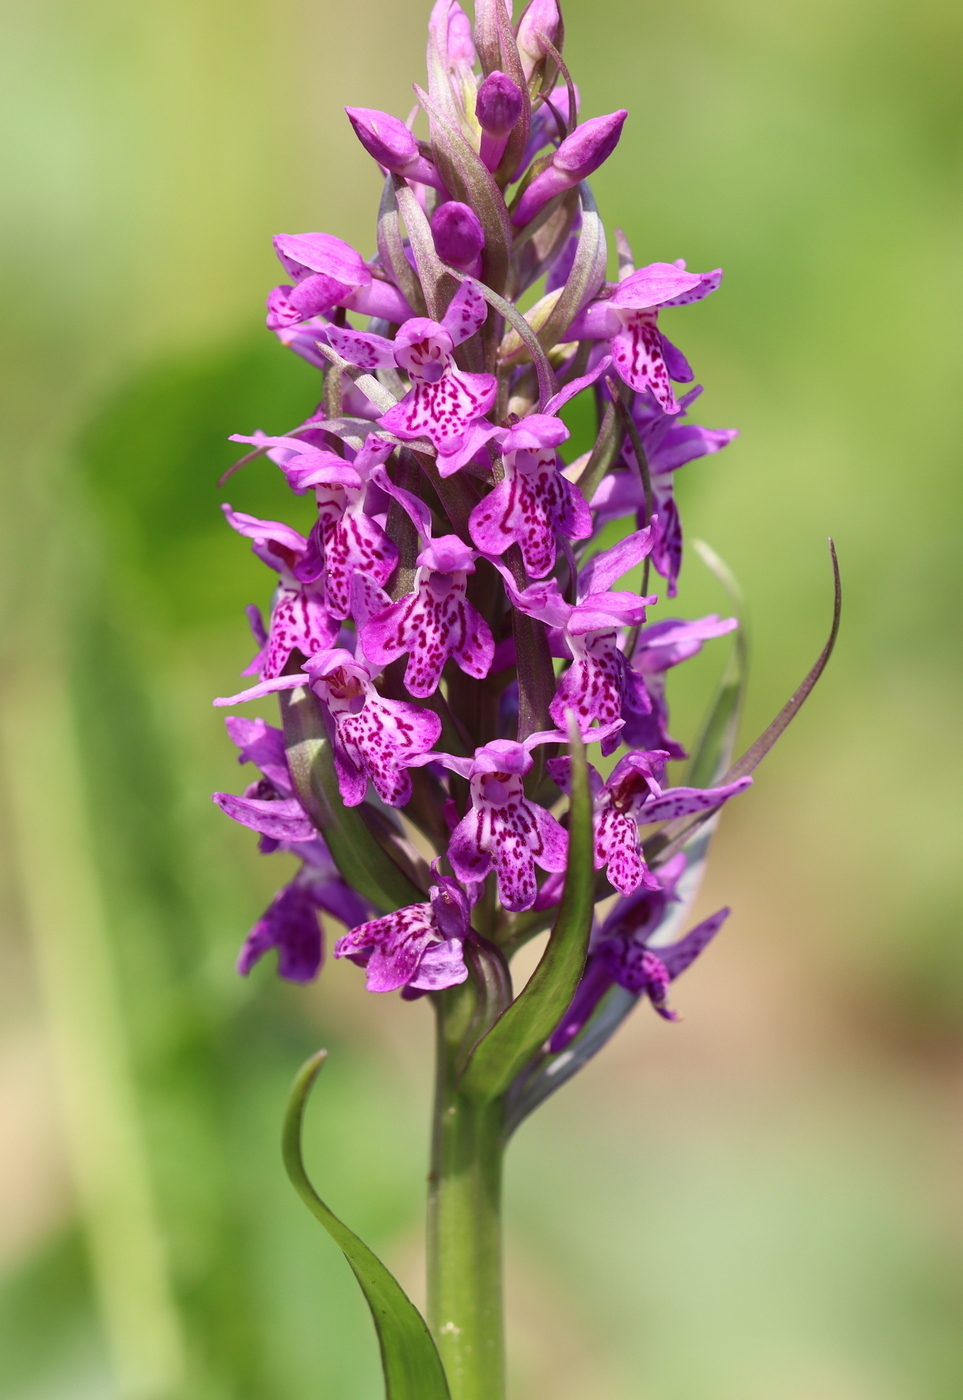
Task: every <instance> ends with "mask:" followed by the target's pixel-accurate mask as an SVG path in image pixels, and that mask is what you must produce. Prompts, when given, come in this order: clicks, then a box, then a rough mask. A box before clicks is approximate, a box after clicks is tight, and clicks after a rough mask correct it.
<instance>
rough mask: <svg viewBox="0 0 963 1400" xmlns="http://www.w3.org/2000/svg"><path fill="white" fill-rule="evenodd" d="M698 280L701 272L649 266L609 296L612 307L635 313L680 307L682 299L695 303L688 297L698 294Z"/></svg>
mask: <svg viewBox="0 0 963 1400" xmlns="http://www.w3.org/2000/svg"><path fill="white" fill-rule="evenodd" d="M720 275H721V274H720ZM702 281H703V277H702V274H701V273H698V272H686V271H685V269H684V268H680V267H678V266H677V265H676V264H675V263H650V264H649V265H648V267H640V268H639V270H638V272H633V273H632V274H631V276H629V277H627V278H626V279H625V281H624V282H620V283H619V284H618V286H617V287H616V289H615V291H614V292H613V293H612V305H613V306H624V307H629V308H631V309H633V310H639V311H644V310H647V309H648V308H649V307H652V306H681V305H682V304H683V303H682V300H681V299H682V298H683V297H685V298H687V299H688V300H691V301H696V300H698V296H693V295H692V294H693V292H696V293H698V292H699V289H700V287H701V285H702ZM701 295H702V296H705V295H707V293H706V292H702V293H701Z"/></svg>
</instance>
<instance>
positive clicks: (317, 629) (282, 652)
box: [261, 588, 338, 680]
mask: <svg viewBox="0 0 963 1400" xmlns="http://www.w3.org/2000/svg"><path fill="white" fill-rule="evenodd" d="M337 635H338V624H337V622H336V621H335V620H334V618H332V617H331V616H329V614H328V610H327V608H326V607H325V606H324V602H323V600H322V598H321V597H320V596H319V595H318V594H317V593H313V592H311V591H309V590H308V589H307V588H299V589H291V588H279V589H278V592H277V597H276V600H275V604H274V608H273V610H272V612H271V622H270V626H269V629H268V644H267V648H266V650H265V653H264V660H263V663H262V666H261V675H262V677H263V678H264V679H265V680H269V679H271V678H272V677H274V676H279V675H280V674H281V672H282V671H283V670H284V667H285V665H286V664H287V661H288V657H289V656H290V655H291V653H292V651H300V652H301V654H302V655H303V656H314V654H315V652H319V651H325V650H326V649H327V648H328V647H330V646H331V644H332V642H333V641H334V639H335V638H336V637H337Z"/></svg>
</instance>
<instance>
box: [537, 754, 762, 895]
mask: <svg viewBox="0 0 963 1400" xmlns="http://www.w3.org/2000/svg"><path fill="white" fill-rule="evenodd" d="M668 761H669V754H668V753H666V752H665V751H664V750H654V751H653V750H648V751H646V750H643V751H641V752H634V753H628V754H626V755H625V757H624V758H621V759H619V761H618V763H617V764H616V765H615V767H614V768H613V770H612V773H611V776H610V777H609V779H608V781H607V782H603V781H602V778H601V775H600V774H599V773H598V772H597V770H596V769H595V768H593V767H592V765H591V764H589V782H590V784H591V789H592V797H593V808H594V822H595V868H596V870H605V869H606V867H608V878H609V882H610V884H612V885H613V886H614V887H615V889H617V890H618V891H619V893H620V894H623V895H629V894H634V893H635V891H636V890H637V889H639V888H640V886H641V887H644V888H646V889H656V888H658V880H657V878H656V876H655V875H653V873H652V872H651V871H650V870H649V868H648V866H647V865H646V863H645V860H644V859H643V856H642V837H641V835H640V832H639V828H640V827H641V826H651V825H653V824H654V823H656V822H664V821H671V820H673V819H674V818H676V817H687V816H691V815H693V814H694V813H696V812H707V811H710V810H711V809H712V808H714V807H721V806H722V805H723V803H725V802H728V801H729V799H730V797H736V796H737V795H738V794H739V793H740V792H745V790H746V788H748V787H751V786H752V779H751V778H738V779H736V781H735V782H734V783H726V784H725V785H724V786H722V787H715V788H691V787H677V788H666V789H665V790H664V791H663V789H662V786H661V783H662V776H663V773H664V771H665V765H666V764H667V763H668ZM548 771H549V772H550V773H551V775H552V777H553V778H554V779H555V781H556V782H557V783H558V785H559V787H561V788H562V790H563V791H565V792H567V791H568V790H569V774H570V772H571V759H569V758H555V759H549V761H548Z"/></svg>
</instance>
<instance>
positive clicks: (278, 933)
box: [237, 881, 324, 982]
mask: <svg viewBox="0 0 963 1400" xmlns="http://www.w3.org/2000/svg"><path fill="white" fill-rule="evenodd" d="M270 948H276V949H277V951H278V972H279V973H280V974H281V976H282V977H284V978H286V979H287V980H288V981H289V982H310V981H311V980H312V979H313V978H315V977H316V976H317V975H318V970H319V968H320V967H321V962H322V959H323V956H324V946H323V943H322V940H321V926H320V923H319V921H318V914H317V910H316V908H315V905H314V901H313V899H312V898H311V895H310V893H309V891H308V890H307V889H306V888H305V886H304V885H301V884H298V883H297V881H294V882H292V883H291V884H290V885H285V887H284V889H282V890H280V891H279V892H278V893H277V894H276V895H275V897H274V899H273V900H272V902H271V904H270V906H269V908H268V909H267V910H266V911H265V913H264V914H263V915H262V916H261V918H260V919H259V920H258V921H257V923H256V924H255V925H254V927H253V928H252V929H251V932H250V933H249V934H248V936H247V938H246V939H245V941H244V946H243V948H242V949H241V952H240V955H239V957H238V960H237V970H238V972H239V973H240V974H241V976H242V977H246V976H247V975H248V973H249V972H250V971H251V968H252V967H253V966H254V964H255V963H256V962H257V961H258V959H259V958H261V957H263V956H264V954H265V953H266V952H267V951H268V950H269V949H270Z"/></svg>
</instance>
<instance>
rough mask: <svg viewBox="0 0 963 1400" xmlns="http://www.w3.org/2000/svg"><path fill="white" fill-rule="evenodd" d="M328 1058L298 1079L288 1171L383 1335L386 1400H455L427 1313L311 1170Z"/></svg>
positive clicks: (287, 1120)
mask: <svg viewBox="0 0 963 1400" xmlns="http://www.w3.org/2000/svg"><path fill="white" fill-rule="evenodd" d="M327 1055H328V1052H327V1050H319V1051H318V1052H317V1054H316V1055H312V1056H311V1058H310V1060H308V1061H307V1063H306V1064H304V1065H303V1066H302V1067H301V1069H300V1070H299V1071H298V1073H297V1075H296V1077H295V1080H294V1086H293V1088H292V1090H291V1097H290V1099H289V1101H288V1108H287V1113H286V1114H285V1117H284V1131H283V1134H282V1138H281V1152H282V1155H283V1158H284V1165H285V1168H286V1169H287V1173H288V1176H289V1177H290V1178H291V1182H292V1184H293V1186H294V1189H295V1190H296V1191H297V1193H298V1195H299V1196H300V1197H301V1199H302V1201H303V1202H304V1204H305V1205H306V1206H307V1207H308V1210H310V1211H311V1213H312V1215H314V1216H315V1217H316V1219H318V1220H320V1222H321V1224H322V1225H323V1226H324V1228H325V1229H326V1230H327V1232H328V1234H329V1235H330V1236H331V1238H332V1239H333V1240H334V1242H335V1244H337V1245H339V1246H340V1248H341V1250H342V1252H343V1254H344V1256H345V1258H346V1259H347V1261H348V1263H349V1264H350V1265H351V1268H352V1271H353V1273H354V1276H355V1278H356V1279H357V1280H358V1283H359V1284H360V1286H361V1291H362V1292H363V1293H364V1296H365V1298H366V1300H367V1303H368V1307H369V1308H370V1309H371V1316H372V1318H373V1320H374V1325H375V1331H376V1332H377V1334H378V1345H379V1346H380V1348H381V1365H382V1369H383V1370H384V1377H385V1397H386V1400H451V1397H450V1392H449V1389H448V1382H447V1380H446V1379H445V1372H444V1368H443V1367H442V1364H441V1359H440V1357H439V1355H438V1351H437V1349H436V1347H435V1343H434V1342H433V1340H432V1337H431V1333H430V1332H429V1331H428V1327H427V1325H426V1323H425V1320H424V1318H423V1317H422V1315H421V1313H420V1312H419V1311H418V1309H417V1308H416V1307H415V1305H414V1303H412V1301H411V1299H410V1298H409V1297H408V1295H407V1294H406V1293H405V1291H404V1289H403V1288H402V1287H401V1285H400V1284H399V1283H398V1281H397V1279H396V1278H395V1277H394V1275H393V1274H391V1273H389V1271H388V1270H387V1269H386V1268H385V1266H384V1264H382V1262H381V1260H380V1259H379V1258H378V1256H377V1255H376V1254H375V1253H374V1252H373V1251H372V1250H371V1249H369V1248H368V1246H367V1245H366V1244H365V1242H364V1241H363V1240H362V1239H359V1237H358V1236H357V1235H356V1234H355V1233H354V1231H353V1230H350V1229H349V1228H348V1226H347V1225H345V1224H344V1223H343V1222H342V1221H341V1220H339V1219H338V1217H337V1216H336V1215H335V1213H334V1211H332V1210H331V1209H330V1208H329V1207H328V1206H327V1205H325V1203H324V1201H322V1199H321V1197H320V1196H319V1195H318V1193H317V1191H315V1189H314V1187H313V1186H312V1184H311V1180H310V1178H309V1176H308V1174H307V1171H306V1170H305V1166H304V1158H303V1156H302V1150H301V1127H302V1123H303V1120H304V1107H305V1104H306V1102H307V1098H308V1094H309V1093H310V1092H311V1087H312V1085H313V1084H314V1081H315V1079H316V1078H317V1077H318V1073H319V1071H320V1069H321V1066H322V1065H323V1064H324V1062H325V1060H326V1059H327Z"/></svg>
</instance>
